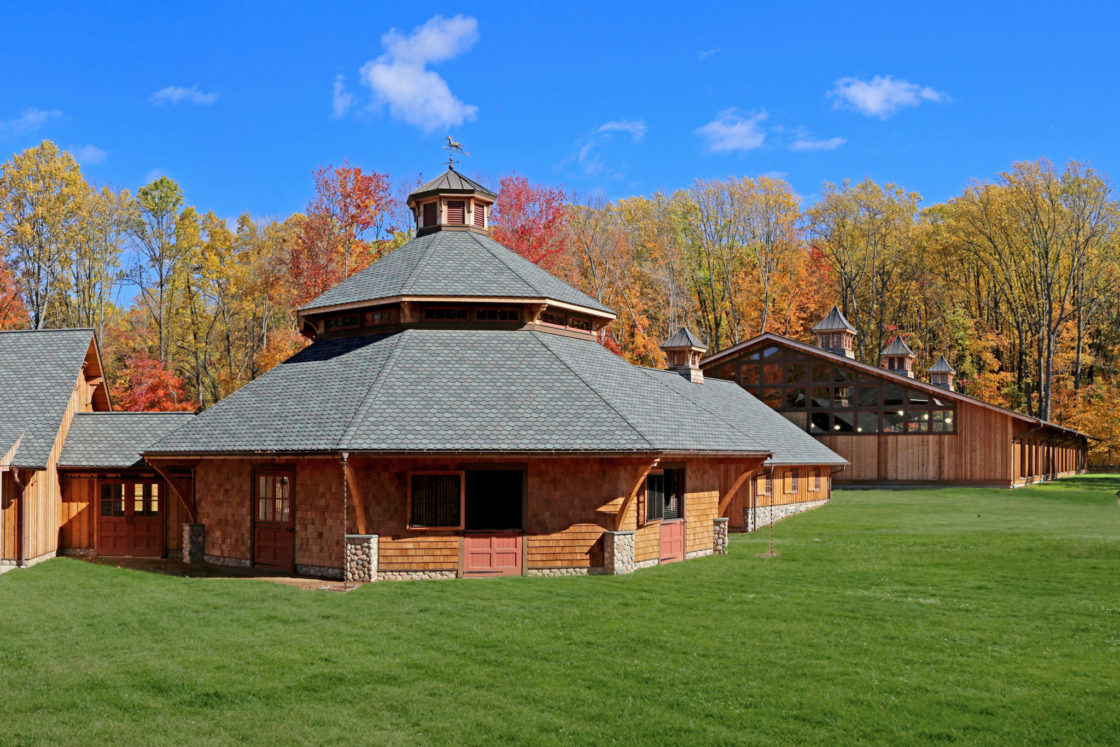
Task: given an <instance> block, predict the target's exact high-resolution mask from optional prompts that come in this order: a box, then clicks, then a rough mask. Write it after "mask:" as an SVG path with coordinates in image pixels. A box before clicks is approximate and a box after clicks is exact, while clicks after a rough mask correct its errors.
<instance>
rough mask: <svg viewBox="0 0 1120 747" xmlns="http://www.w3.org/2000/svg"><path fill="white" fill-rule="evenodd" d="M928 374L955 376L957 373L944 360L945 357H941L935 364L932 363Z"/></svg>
mask: <svg viewBox="0 0 1120 747" xmlns="http://www.w3.org/2000/svg"><path fill="white" fill-rule="evenodd" d="M929 372H930V373H951V374H955V373H956V372H957V369H955V368H953V366H952V365H950V363H949V361H947V360H945V356H941V357H940V358H938V359H937V363H934V364H933V365H932V366H930V368H929Z"/></svg>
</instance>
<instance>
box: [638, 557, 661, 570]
mask: <svg viewBox="0 0 1120 747" xmlns="http://www.w3.org/2000/svg"><path fill="white" fill-rule="evenodd" d="M660 564H661V561H660V560H658V559H657V558H651V559H649V560H639V561H637V562H636V563H634V570H635V571H641V570H644V569H646V568H653V567H654V566H655V565H660Z"/></svg>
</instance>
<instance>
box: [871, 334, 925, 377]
mask: <svg viewBox="0 0 1120 747" xmlns="http://www.w3.org/2000/svg"><path fill="white" fill-rule="evenodd" d="M879 357H880V359H881V360H882V366H883V368H885V369H887V370H888V371H890V372H891V373H896V374H898V375H899V376H905V377H906V378H908V379H912V378H914V361H916V360H917V359H918V356H916V355H914V351H913V350H911V349H910V346H909V345H907V344H906V342H905V341H903V339H902V336H901V335H899V336H897V337H895V338H894V339H893V340H892V341H891V344H890V345H888V346H887V347H886V348H884V349H883V352H882V353H881V354H880V356H879Z"/></svg>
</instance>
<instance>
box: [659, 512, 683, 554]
mask: <svg viewBox="0 0 1120 747" xmlns="http://www.w3.org/2000/svg"><path fill="white" fill-rule="evenodd" d="M680 560H684V521H682V520H676V521H663V522H661V562H662V563H676V562H677V561H680Z"/></svg>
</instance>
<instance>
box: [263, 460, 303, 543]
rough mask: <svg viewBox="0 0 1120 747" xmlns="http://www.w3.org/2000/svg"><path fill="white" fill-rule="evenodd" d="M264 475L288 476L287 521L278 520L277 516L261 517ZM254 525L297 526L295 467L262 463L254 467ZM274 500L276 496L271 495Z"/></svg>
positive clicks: (274, 476)
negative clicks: (261, 488) (261, 489)
mask: <svg viewBox="0 0 1120 747" xmlns="http://www.w3.org/2000/svg"><path fill="white" fill-rule="evenodd" d="M262 477H273V478H276V477H286V478H288V500H287V503H288V506H287V508H288V519H287V521H278V520H276V519H275V518H272V519H261V518H259V517H260V505H261V494H260V487H261V478H262ZM252 500H253V504H252V506H253V522H252V523H253V526H254V527H255V526H258V525H265V526H274V527H291V528H293V529H294V528H295V524H296V470H295V467H289V466H283V465H275V466H274V465H261V466H259V467H255V468H254V469H253V491H252ZM271 500H272V501H275V500H276V496H275V495H273V496H272V497H271ZM273 514H274V515H275V504H274V505H273Z"/></svg>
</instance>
